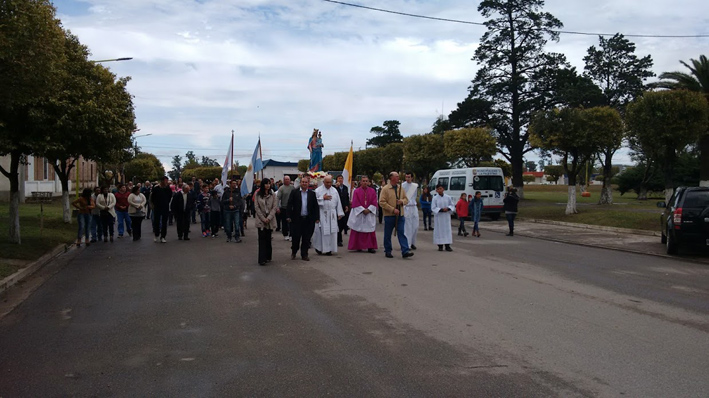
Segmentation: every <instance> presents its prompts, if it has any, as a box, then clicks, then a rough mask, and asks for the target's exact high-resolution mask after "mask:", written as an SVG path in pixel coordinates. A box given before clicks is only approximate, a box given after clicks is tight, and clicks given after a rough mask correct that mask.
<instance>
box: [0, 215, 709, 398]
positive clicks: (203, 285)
mask: <svg viewBox="0 0 709 398" xmlns="http://www.w3.org/2000/svg"><path fill="white" fill-rule="evenodd" d="M252 221H253V220H250V222H252ZM251 225H253V224H251ZM499 225H504V224H501V222H498V223H494V224H493V223H490V222H487V223H483V226H482V230H481V232H482V234H483V236H482V237H481V238H479V239H478V238H471V237H468V238H465V239H462V238H459V237H457V236H456V237H455V238H456V239H455V241H454V244H453V248H454V252H453V253H445V252H444V253H439V252H438V251H437V250H436V248H435V246H434V245H433V244H432V243H431V241H432V238H431V232H428V231H423V230H421V231H420V232H419V242H418V246H419V249H418V250H417V251H416V255H415V256H414V257H413V258H411V259H407V260H403V259H402V258H401V257H400V255H399V256H397V257H396V258H394V259H386V258H384V255H383V252H382V251H381V250H380V251H379V252H378V253H377V254H368V253H348V252H346V251H345V252H341V253H339V254H338V255H336V256H333V257H324V256H317V255H315V253H311V260H312V261H310V262H303V261H300V260H298V261H290V260H289V245H290V243H289V242H284V241H283V240H282V237H281V235H280V234H276V235H275V239H274V241H273V243H274V261H273V263H271V264H270V265H269V266H266V267H259V266H258V265H257V264H256V231H255V229H253V228H251V229H248V230H247V234H248V236H247V237H246V239H245V242H244V243H242V244H234V243H231V244H227V243H225V242H224V240H222V239H221V237H220V238H219V239H218V240H212V239H202V238H200V237H199V236H198V234H193V235H195V236H194V237H193V239H192V241H190V242H181V241H176V240H174V239H175V235H176V234H175V231H174V229H171V230H170V231H169V233H168V239H169V242H168V243H167V244H155V243H153V242H152V239H151V237H150V236H148V237H147V238H146V240H144V241H141V242H138V243H134V242H131V241H129V240H126V239H122V240H117V241H116V242H115V243H114V244H104V243H100V244H96V245H92V246H91V247H89V248H83V247H82V248H80V249H78V250H76V251H71V252H70V253H68V254H67V255H64V256H63V258H62V259H60V262H61V261H63V262H64V263H66V264H65V265H64V266H63V267H62V268H61V270H60V271H59V272H57V273H56V274H55V275H53V276H51V277H48V279H47V280H46V282H44V284H43V285H42V286H41V287H39V288H38V289H37V290H36V291H35V292H34V293H33V294H32V295H31V296H30V297H29V298H28V299H27V300H26V301H25V302H24V303H22V304H21V305H20V306H18V307H17V308H16V309H15V310H14V311H13V312H12V313H10V314H9V315H8V316H6V317H5V318H4V319H2V320H1V321H0V371H2V373H1V374H2V377H0V396H2V397H17V396H20V397H40V396H42V397H51V396H130V397H135V396H190V397H203V396H204V397H207V396H279V397H281V396H325V395H329V396H387V397H399V396H400V397H419V396H420V397H429V396H431V397H433V396H435V397H441V396H480V397H487V396H499V397H512V396H518V397H535V396H538V397H550V396H560V397H573V396H602V397H606V396H609V397H615V396H625V397H670V396H671V397H706V396H708V395H709V377H707V374H708V373H707V372H708V370H709V355H707V353H708V352H709V266H707V265H705V264H698V263H695V262H687V261H684V260H680V259H670V258H661V257H653V256H647V255H642V254H633V253H625V252H620V251H615V250H607V249H598V248H593V247H586V246H578V245H570V244H565V243H558V242H553V241H549V240H542V239H534V238H531V237H529V236H515V237H513V238H510V237H505V236H504V234H503V233H501V232H499V231H500V230H501V228H500V227H499ZM196 227H198V226H194V225H193V230H194V229H195V228H196ZM530 229H531V228H528V230H530ZM144 231H145V230H144ZM346 238H347V237H346ZM378 239H379V242H380V243H381V241H382V235H381V231H378ZM657 241H658V243H657V245H660V244H659V238H657ZM395 247H396V245H395ZM659 247H660V248H661V246H659Z"/></svg>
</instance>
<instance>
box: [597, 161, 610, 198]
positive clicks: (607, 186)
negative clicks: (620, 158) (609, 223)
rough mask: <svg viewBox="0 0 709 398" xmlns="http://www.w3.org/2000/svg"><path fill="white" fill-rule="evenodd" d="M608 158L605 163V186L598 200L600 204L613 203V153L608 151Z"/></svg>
mask: <svg viewBox="0 0 709 398" xmlns="http://www.w3.org/2000/svg"><path fill="white" fill-rule="evenodd" d="M604 155H605V157H606V160H605V162H604V163H603V188H601V198H600V199H599V200H598V204H599V205H612V204H613V188H612V187H611V176H612V174H613V164H612V163H611V158H613V153H608V152H606V153H605V154H604Z"/></svg>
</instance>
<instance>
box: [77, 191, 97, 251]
mask: <svg viewBox="0 0 709 398" xmlns="http://www.w3.org/2000/svg"><path fill="white" fill-rule="evenodd" d="M71 205H72V206H74V207H75V208H76V209H77V210H78V213H77V215H76V220H77V224H78V225H79V235H78V237H77V239H76V247H79V246H81V236H82V235H84V236H85V237H86V238H85V242H86V246H89V245H90V244H91V242H90V241H89V229H90V226H91V211H92V210H93V208H94V207H95V205H96V204H95V203H94V200H93V198H92V197H91V188H84V191H83V192H82V193H81V196H80V197H79V198H77V199H76V200H75V201H73V202H72V203H71Z"/></svg>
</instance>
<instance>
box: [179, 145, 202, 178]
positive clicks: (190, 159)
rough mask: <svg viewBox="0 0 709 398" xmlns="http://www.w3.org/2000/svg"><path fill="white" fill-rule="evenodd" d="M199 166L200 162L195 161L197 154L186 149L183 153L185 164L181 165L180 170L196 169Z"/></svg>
mask: <svg viewBox="0 0 709 398" xmlns="http://www.w3.org/2000/svg"><path fill="white" fill-rule="evenodd" d="M199 166H200V164H199V162H198V161H197V155H195V154H194V152H193V151H187V153H186V154H185V164H184V165H183V166H182V170H186V169H196V168H197V167H199ZM183 180H184V178H183Z"/></svg>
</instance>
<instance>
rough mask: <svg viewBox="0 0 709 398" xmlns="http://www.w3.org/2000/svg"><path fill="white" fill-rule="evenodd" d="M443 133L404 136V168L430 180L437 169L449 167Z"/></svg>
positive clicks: (420, 177)
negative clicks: (444, 148) (444, 149)
mask: <svg viewBox="0 0 709 398" xmlns="http://www.w3.org/2000/svg"><path fill="white" fill-rule="evenodd" d="M442 149H443V135H442V134H424V135H410V136H408V137H406V138H404V170H406V171H411V172H412V173H414V174H415V175H416V176H417V177H418V178H419V179H425V180H428V179H429V178H430V177H431V175H433V173H435V172H436V170H440V169H445V168H447V167H448V158H447V157H446V154H445V151H443V150H442Z"/></svg>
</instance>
